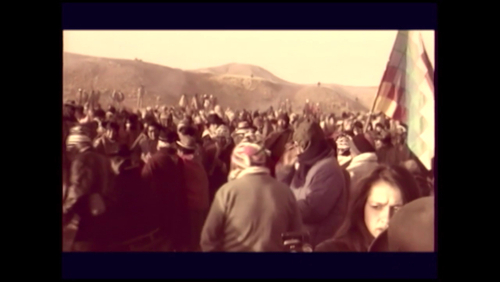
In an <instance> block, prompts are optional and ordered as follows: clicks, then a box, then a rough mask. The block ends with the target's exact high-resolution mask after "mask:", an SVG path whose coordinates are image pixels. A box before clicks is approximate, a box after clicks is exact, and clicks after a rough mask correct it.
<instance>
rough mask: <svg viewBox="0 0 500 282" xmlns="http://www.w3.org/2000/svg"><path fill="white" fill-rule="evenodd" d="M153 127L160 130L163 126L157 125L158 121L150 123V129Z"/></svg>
mask: <svg viewBox="0 0 500 282" xmlns="http://www.w3.org/2000/svg"><path fill="white" fill-rule="evenodd" d="M151 126H152V127H154V128H155V129H158V130H161V129H162V126H161V124H159V123H157V122H156V121H151V122H148V127H151Z"/></svg>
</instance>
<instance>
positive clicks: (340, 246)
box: [314, 239, 355, 253]
mask: <svg viewBox="0 0 500 282" xmlns="http://www.w3.org/2000/svg"><path fill="white" fill-rule="evenodd" d="M314 252H317V253H339V252H340V253H347V252H355V250H352V249H351V248H349V245H348V244H346V243H345V242H342V241H337V240H335V239H330V240H326V241H324V242H322V243H320V244H319V245H318V246H317V247H316V248H315V249H314Z"/></svg>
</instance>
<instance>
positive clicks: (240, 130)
mask: <svg viewBox="0 0 500 282" xmlns="http://www.w3.org/2000/svg"><path fill="white" fill-rule="evenodd" d="M434 48H435V32H434V30H63V54H62V58H63V59H62V63H63V66H62V67H63V85H62V92H63V93H62V103H63V105H62V133H63V134H62V145H63V146H62V152H63V153H62V176H63V177H62V188H63V189H62V242H61V244H62V250H63V252H71V253H73V252H169V253H171V252H175V253H186V252H204V253H208V252H226V253H228V252H240V253H241V252H243V253H268V252H273V253H276V252H280V253H287V252H288V253H303V252H307V253H318V252H323V253H324V252H329V253H339V252H340V253H345V252H348V253H367V252H378V253H380V252H406V253H407V252H418V253H422V252H435V250H436V244H435V241H436V240H435V216H434V214H435V209H436V205H435V200H434V199H435V198H434V195H435V193H436V189H437V187H435V185H434V178H435V169H434V168H435V112H436V109H435V94H434V92H435V91H434V88H435V87H434V85H435V80H434V68H435V50H434ZM286 256H288V255H286Z"/></svg>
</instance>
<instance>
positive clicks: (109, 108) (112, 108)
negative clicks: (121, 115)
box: [108, 106, 116, 114]
mask: <svg viewBox="0 0 500 282" xmlns="http://www.w3.org/2000/svg"><path fill="white" fill-rule="evenodd" d="M108 112H111V113H113V114H116V109H115V107H113V106H109V107H108Z"/></svg>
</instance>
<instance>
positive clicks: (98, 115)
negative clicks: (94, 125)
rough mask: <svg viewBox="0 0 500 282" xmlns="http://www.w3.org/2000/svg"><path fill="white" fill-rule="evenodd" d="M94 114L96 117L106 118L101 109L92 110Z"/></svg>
mask: <svg viewBox="0 0 500 282" xmlns="http://www.w3.org/2000/svg"><path fill="white" fill-rule="evenodd" d="M94 116H95V117H96V118H100V119H104V118H106V112H104V111H103V110H102V109H97V110H95V111H94Z"/></svg>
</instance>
